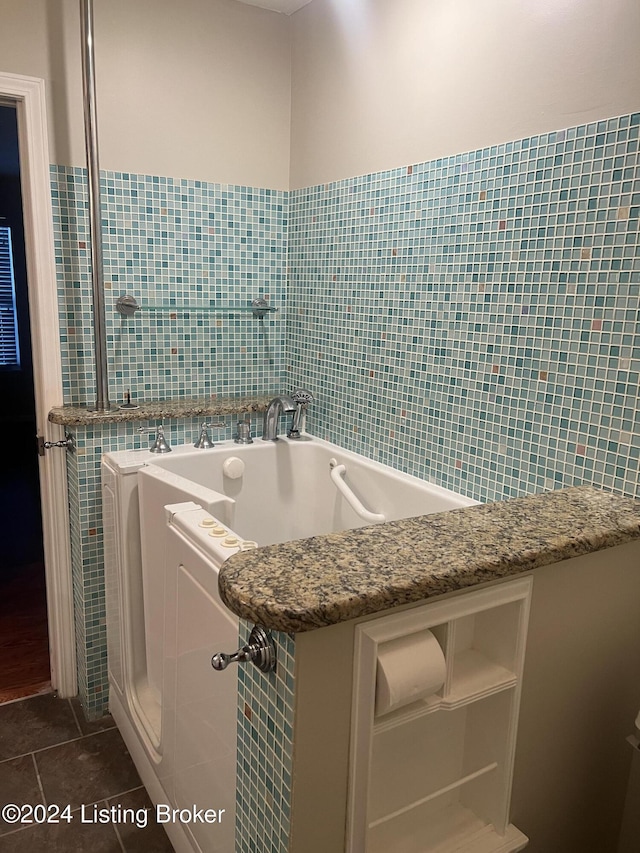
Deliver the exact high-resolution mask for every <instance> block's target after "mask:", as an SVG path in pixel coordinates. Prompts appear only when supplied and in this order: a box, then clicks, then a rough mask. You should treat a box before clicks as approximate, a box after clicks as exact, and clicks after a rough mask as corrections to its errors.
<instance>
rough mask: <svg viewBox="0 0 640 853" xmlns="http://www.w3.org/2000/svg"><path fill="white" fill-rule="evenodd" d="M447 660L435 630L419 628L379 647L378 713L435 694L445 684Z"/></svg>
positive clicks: (377, 674) (383, 712)
mask: <svg viewBox="0 0 640 853" xmlns="http://www.w3.org/2000/svg"><path fill="white" fill-rule="evenodd" d="M445 674H446V663H445V660H444V654H443V653H442V649H441V648H440V643H439V642H438V641H437V640H436V638H435V637H434V635H433V634H432V633H431V631H426V630H425V631H418V632H417V633H415V634H409V635H407V636H406V637H398V638H397V639H395V640H389V641H388V642H386V643H382V644H381V645H380V646H378V665H377V672H376V716H380V715H381V714H388V713H389V712H390V711H395V710H396V708H401V707H402V706H403V705H406V704H408V703H409V702H415V701H416V700H417V699H423V698H425V697H426V696H431V695H432V694H433V693H435V692H436V691H438V690H440V688H441V687H442V685H443V684H444V679H445Z"/></svg>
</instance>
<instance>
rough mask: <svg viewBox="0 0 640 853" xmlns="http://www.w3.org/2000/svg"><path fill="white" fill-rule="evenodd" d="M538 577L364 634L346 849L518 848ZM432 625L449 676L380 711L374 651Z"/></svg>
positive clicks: (405, 615) (392, 852)
mask: <svg viewBox="0 0 640 853" xmlns="http://www.w3.org/2000/svg"><path fill="white" fill-rule="evenodd" d="M531 584H532V581H531V579H530V578H520V579H518V580H516V581H508V582H505V583H504V584H500V585H497V586H494V587H491V588H487V589H484V590H476V591H472V592H469V593H465V594H460V595H458V596H454V597H452V598H450V599H446V600H444V601H441V602H433V603H432V604H426V605H423V606H421V607H418V608H415V609H413V610H408V611H404V612H402V613H399V614H394V615H390V616H386V617H381V618H380V619H377V620H373V621H370V622H367V623H363V624H362V625H361V626H359V627H358V629H357V631H356V635H357V639H356V649H355V677H354V695H353V708H354V711H353V718H352V752H351V791H350V807H349V831H348V845H347V850H348V853H356V851H357V853H362V851H364V853H382V851H384V853H447V851H460V853H462V851H468V853H472V851H473V853H515V851H517V850H521V849H523V848H524V846H525V845H526V843H527V838H526V836H524V835H523V834H522V833H521V832H519V831H518V830H517V829H516V828H515V827H513V826H512V825H511V824H510V823H509V800H510V790H511V777H512V770H513V759H514V750H515V737H516V728H517V717H518V708H519V701H520V687H521V677H522V667H523V662H524V648H525V639H526V628H527V619H528V610H529V600H530V593H531ZM425 629H428V630H430V631H431V633H432V634H434V635H435V637H436V639H437V640H438V643H439V645H440V647H441V649H442V651H443V653H444V658H445V663H446V677H445V682H444V685H443V686H442V687H441V688H440V689H439V690H437V691H435V692H434V693H433V694H432V695H430V696H427V697H426V698H422V699H420V700H418V701H416V702H412V703H410V704H407V705H405V706H403V707H400V708H398V709H397V710H395V711H392V712H391V713H388V714H381V715H378V716H375V707H374V700H375V680H376V670H377V655H378V648H379V647H380V646H384V643H387V642H389V641H390V640H394V639H396V638H398V637H410V636H411V635H412V634H414V633H415V634H418V633H419V632H420V631H424V630H425Z"/></svg>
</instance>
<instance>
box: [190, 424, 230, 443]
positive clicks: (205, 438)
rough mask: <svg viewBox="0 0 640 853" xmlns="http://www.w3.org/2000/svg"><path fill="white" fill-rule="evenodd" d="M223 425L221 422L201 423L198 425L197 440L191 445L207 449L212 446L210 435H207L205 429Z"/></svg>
mask: <svg viewBox="0 0 640 853" xmlns="http://www.w3.org/2000/svg"><path fill="white" fill-rule="evenodd" d="M223 426H224V424H223V423H219V424H208V423H206V422H205V423H203V424H202V426H201V427H200V437H199V438H198V440H197V441H196V442H195V444H194V445H193V446H194V447H197V448H198V450H209V448H211V447H214V446H215V445H214V443H213V442H212V441H211V436H210V435H209V433H208V432H207V430H210V429H218V428H219V427H223Z"/></svg>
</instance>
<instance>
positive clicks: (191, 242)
mask: <svg viewBox="0 0 640 853" xmlns="http://www.w3.org/2000/svg"><path fill="white" fill-rule="evenodd" d="M51 179H52V195H53V205H54V232H55V234H54V237H55V249H56V261H57V269H58V283H59V304H60V334H61V342H62V362H63V387H64V402H65V403H73V404H77V405H83V404H93V403H95V393H96V392H95V379H94V377H95V365H94V355H93V353H94V347H93V333H92V309H91V306H92V295H91V280H90V257H89V232H88V227H89V226H88V209H87V203H88V202H87V176H86V171H85V170H84V169H79V168H69V167H65V166H52V168H51ZM101 200H102V208H103V209H102V233H103V253H104V279H105V308H106V311H105V313H106V331H107V360H108V373H109V397H110V399H111V401H112V402H122V400H123V395H124V393H125V391H127V390H128V389H129V390H130V391H131V395H132V397H133V399H134V400H150V399H152V400H168V399H175V398H179V397H185V396H188V397H204V396H209V395H211V394H216V395H223V396H227V395H229V396H230V395H237V394H252V393H256V394H262V393H266V392H268V391H270V390H272V389H273V388H279V387H280V381H281V375H282V352H283V350H284V321H283V320H282V316H283V314H282V313H280V314H279V315H268V317H267V319H265V320H264V321H263V322H259V321H258V320H257V319H256V318H254V317H253V315H252V314H251V313H250V312H248V311H238V310H236V311H229V310H225V309H229V308H238V307H240V308H246V307H247V306H248V305H249V304H250V302H251V300H252V299H255V298H258V297H264V298H268V299H269V301H270V303H271V304H272V305H273V306H274V307H277V308H278V309H279V311H280V312H282V309H283V308H284V304H285V297H286V252H287V242H286V234H287V232H286V229H287V224H288V222H287V193H284V192H282V191H278V190H269V189H258V188H253V187H241V186H229V185H221V184H209V183H205V182H204V181H187V180H179V179H175V180H174V179H173V178H164V177H157V176H150V175H133V174H125V173H120V172H106V173H103V174H102V177H101ZM125 294H130V295H132V296H134V297H135V298H136V300H137V301H138V303H139V304H140V305H142V307H143V310H142V311H140V312H138V313H137V314H136V315H135V316H134V317H132V318H123V317H121V315H120V314H118V313H117V312H116V310H115V301H116V299H117V298H118V297H119V296H124V295H125ZM159 305H160V306H163V309H162V310H157V309H155V308H154V307H153V306H159ZM184 306H189V307H190V310H185V308H184ZM212 309H215V310H212Z"/></svg>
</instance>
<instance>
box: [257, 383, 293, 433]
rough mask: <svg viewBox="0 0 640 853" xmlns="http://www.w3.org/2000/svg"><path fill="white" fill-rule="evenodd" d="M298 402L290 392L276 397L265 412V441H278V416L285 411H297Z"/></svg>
mask: <svg viewBox="0 0 640 853" xmlns="http://www.w3.org/2000/svg"><path fill="white" fill-rule="evenodd" d="M295 410H296V404H295V402H294V401H293V399H292V398H291V397H290V396H289V395H288V394H281V395H280V396H279V397H274V398H273V400H272V401H271V402H270V403H269V405H268V406H267V411H266V412H265V413H264V426H263V429H262V440H263V441H278V418H279V417H280V415H281V414H282V413H283V412H295Z"/></svg>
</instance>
